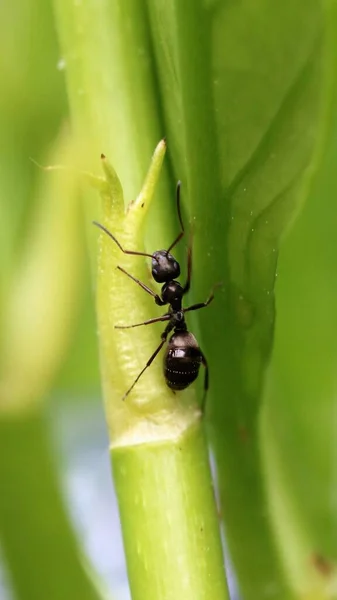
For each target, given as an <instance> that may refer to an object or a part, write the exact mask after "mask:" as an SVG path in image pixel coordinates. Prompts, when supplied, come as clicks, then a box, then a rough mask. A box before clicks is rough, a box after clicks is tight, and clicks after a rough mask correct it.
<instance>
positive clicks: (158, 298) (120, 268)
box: [117, 266, 165, 306]
mask: <svg viewBox="0 0 337 600" xmlns="http://www.w3.org/2000/svg"><path fill="white" fill-rule="evenodd" d="M117 269H119V270H120V271H122V273H125V275H127V276H128V277H130V279H132V281H135V283H137V284H138V285H139V286H140V287H141V288H142V289H143V290H145V292H147V293H148V294H150V295H151V296H153V298H154V300H155V303H156V304H158V306H164V304H165V302H163V301H162V299H161V298H160V296H158V294H156V293H155V292H154V291H153V290H151V288H149V287H147V285H145V283H143V282H142V281H140V280H139V279H137V278H136V277H134V276H133V275H130V273H128V272H127V271H125V269H123V267H119V266H118V267H117Z"/></svg>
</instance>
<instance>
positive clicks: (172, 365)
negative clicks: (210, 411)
mask: <svg viewBox="0 0 337 600" xmlns="http://www.w3.org/2000/svg"><path fill="white" fill-rule="evenodd" d="M180 187H181V183H180V181H178V183H177V192H176V198H177V211H178V217H179V222H180V226H181V231H180V233H179V235H178V236H177V237H176V239H175V240H174V242H173V243H172V244H171V246H170V247H169V248H168V250H158V251H156V252H154V253H153V254H147V253H145V252H134V251H133V250H124V248H122V246H121V245H120V243H119V242H118V240H117V239H116V238H115V237H114V236H113V235H112V233H111V232H110V231H109V230H108V229H106V228H105V227H104V226H103V225H101V224H100V223H97V222H96V221H94V222H93V223H94V225H96V226H97V227H99V228H100V229H101V230H102V231H104V232H105V233H106V234H107V235H108V236H109V237H111V239H112V240H113V241H114V242H115V243H116V244H117V246H118V247H119V248H120V250H121V251H122V252H123V253H124V254H133V255H137V256H149V257H150V258H152V277H153V279H154V280H155V281H156V282H157V283H163V286H162V288H161V295H160V296H159V295H158V294H156V293H155V292H154V291H153V290H151V289H150V288H149V287H147V285H145V284H144V283H142V282H141V281H140V280H139V279H136V277H133V275H130V273H127V271H125V270H124V269H123V268H122V267H119V266H118V267H117V269H119V270H120V271H122V273H125V275H127V276H128V277H130V279H132V280H133V281H135V282H136V283H137V284H138V285H139V286H140V287H141V288H142V289H143V290H145V291H146V292H147V293H148V294H150V295H151V296H153V298H154V301H155V303H156V304H158V305H159V306H164V305H165V304H169V305H170V306H169V310H168V312H167V313H165V314H164V315H162V316H161V317H155V318H153V319H149V320H148V321H144V322H143V323H136V325H116V326H115V328H116V329H129V328H131V327H140V326H141V325H150V324H151V323H157V322H158V321H168V324H167V326H166V328H165V330H164V331H163V333H162V334H161V342H160V344H159V346H158V348H157V349H156V350H155V352H154V353H153V354H152V356H151V357H150V358H149V360H148V361H147V363H146V365H145V367H144V368H143V369H142V370H141V372H140V373H139V375H137V377H136V379H135V381H134V382H133V384H132V385H131V387H130V388H129V389H128V391H127V392H126V393H125V394H124V396H123V400H125V398H126V397H127V396H128V395H129V394H130V392H131V390H132V389H133V387H134V386H135V385H136V383H137V381H138V379H139V378H140V377H141V375H142V374H143V373H144V371H145V370H146V369H147V368H148V367H149V366H150V365H151V363H152V362H153V361H154V359H155V358H156V356H157V354H158V353H159V352H160V350H161V349H162V347H163V346H164V344H165V342H166V341H167V337H168V335H169V333H170V332H171V331H172V330H173V335H172V336H171V337H170V339H169V340H168V346H167V349H166V353H165V356H164V375H165V380H166V383H167V385H168V387H169V388H171V389H172V390H184V389H185V388H187V387H188V386H189V385H190V384H191V383H192V382H193V381H194V380H195V379H196V378H197V377H198V373H199V368H200V365H201V364H202V365H203V366H204V367H205V380H204V398H203V402H202V409H204V406H205V401H206V394H207V390H208V384H209V375H208V364H207V360H206V358H205V356H204V354H203V353H202V351H201V349H200V347H199V344H198V342H197V340H196V339H195V337H194V335H193V334H192V333H190V332H189V331H188V329H187V325H186V322H185V313H186V312H189V311H191V310H198V309H199V308H204V307H205V306H208V305H209V304H210V302H212V300H213V298H214V290H213V291H212V293H211V295H210V296H209V298H208V299H207V300H206V302H199V303H198V304H192V306H189V307H188V308H182V299H183V296H184V295H185V294H187V292H188V291H189V289H190V285H191V273H192V249H191V245H190V246H189V248H188V255H187V280H186V283H185V285H184V286H182V285H181V284H180V283H179V281H176V280H175V279H176V278H177V277H179V275H180V265H179V263H178V261H177V260H176V259H175V258H174V257H173V256H172V254H170V251H171V250H172V248H174V246H175V245H176V244H177V243H178V242H179V241H180V240H181V238H182V237H183V236H184V234H185V229H184V225H183V221H182V217H181V210H180Z"/></svg>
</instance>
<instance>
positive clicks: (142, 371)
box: [122, 323, 173, 400]
mask: <svg viewBox="0 0 337 600" xmlns="http://www.w3.org/2000/svg"><path fill="white" fill-rule="evenodd" d="M172 329H173V325H172V324H171V323H169V324H168V325H167V326H166V328H165V331H164V332H163V333H162V336H161V342H160V344H159V346H158V348H157V349H156V350H155V351H154V353H153V354H152V356H151V357H150V358H149V360H148V361H147V363H146V365H145V367H144V369H142V370H141V372H140V373H139V375H137V377H136V379H135V380H134V382H133V384H132V386H131V387H130V388H129V389H128V391H127V392H125V394H124V396H123V398H122V400H125V398H126V397H127V396H128V395H129V394H130V392H131V390H132V389H133V388H134V386H135V385H136V383H137V381H138V380H139V379H140V377H141V376H142V375H143V373H144V371H146V369H147V368H148V367H149V366H150V365H151V363H152V362H153V361H154V359H155V358H156V356H157V354H159V352H160V351H161V349H162V347H163V346H164V344H165V342H166V340H167V336H168V334H169V333H170V331H171V330H172Z"/></svg>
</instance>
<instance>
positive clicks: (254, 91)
mask: <svg viewBox="0 0 337 600" xmlns="http://www.w3.org/2000/svg"><path fill="white" fill-rule="evenodd" d="M21 5H22V6H21ZM20 7H21V11H20V18H17V19H15V15H14V13H13V12H8V21H7V20H6V19H4V21H3V26H2V28H1V30H2V33H3V38H2V44H4V47H6V48H7V47H8V48H10V49H11V52H10V53H9V54H8V50H7V51H6V53H1V56H2V57H4V56H6V57H7V59H8V62H7V67H6V73H5V75H6V81H7V82H8V85H7V88H8V90H9V92H8V93H7V95H6V94H4V95H2V98H1V106H2V112H1V114H2V125H3V127H2V129H1V131H2V134H1V135H2V140H3V142H4V143H3V144H2V148H4V149H5V151H3V152H2V153H1V166H2V170H3V177H2V190H1V195H2V198H3V199H6V198H12V199H13V201H12V202H11V204H10V206H9V205H8V203H7V202H6V200H4V205H5V206H6V213H5V218H4V219H2V220H1V235H0V243H1V261H2V265H3V268H2V269H1V270H2V275H3V280H2V289H6V285H7V282H8V280H9V279H10V273H11V271H12V269H13V267H14V265H15V263H14V260H13V255H14V252H13V247H15V246H16V245H17V244H18V241H17V240H18V239H19V235H18V234H17V235H16V236H14V235H13V237H11V232H12V231H13V230H15V227H18V224H21V225H20V227H21V229H22V230H23V227H22V224H24V221H25V219H24V216H25V213H26V207H25V204H24V203H25V202H26V201H27V190H29V189H31V187H32V185H31V177H32V175H31V170H30V168H29V167H28V166H27V162H25V161H26V157H28V156H31V155H33V156H34V158H37V159H38V160H40V162H45V145H46V143H47V140H49V139H51V138H52V137H53V136H55V134H56V131H57V127H58V122H59V118H60V115H61V114H62V111H63V110H64V108H63V105H62V102H60V96H61V100H62V92H61V82H60V79H59V78H60V74H59V73H58V72H57V71H56V69H55V64H56V63H57V60H58V59H59V58H60V57H61V55H57V54H56V51H55V45H54V46H53V37H52V35H50V36H48V35H46V34H45V32H47V31H51V23H50V14H49V13H47V8H46V4H45V3H39V5H36V9H35V11H34V13H33V14H34V18H35V19H36V27H35V28H34V31H37V32H42V31H43V32H44V36H43V42H42V40H40V39H39V37H37V39H36V40H35V43H34V44H33V46H32V47H33V48H34V53H33V54H30V55H29V58H30V59H31V62H32V64H33V65H34V67H35V68H34V70H33V72H34V77H32V74H33V72H32V71H28V70H27V71H26V72H27V73H30V76H29V77H27V75H26V72H25V69H27V66H26V64H25V62H24V61H22V60H19V59H18V56H17V55H16V54H15V53H16V51H17V48H19V45H13V44H12V45H10V44H9V41H8V36H9V35H10V32H11V27H9V26H8V23H9V24H13V23H14V22H15V27H16V31H17V32H18V38H19V39H20V40H22V46H20V57H22V56H25V57H26V56H28V53H27V52H25V47H24V43H25V41H26V43H27V44H30V39H29V38H28V36H27V35H24V34H25V31H24V26H25V25H24V24H25V22H26V20H25V19H24V18H23V17H22V15H23V14H26V13H25V11H29V10H30V8H29V3H28V2H27V3H24V2H21V4H20ZM205 7H207V8H205ZM55 8H56V15H57V22H58V28H59V32H60V38H61V45H62V55H63V57H64V59H65V63H66V76H67V84H68V91H69V98H70V104H71V109H72V115H73V119H74V123H75V127H76V130H77V135H78V136H79V132H80V134H81V135H80V139H81V147H82V149H83V152H81V153H78V156H76V157H75V159H74V162H76V163H77V164H78V165H79V166H80V167H82V168H86V169H89V170H91V171H94V172H96V173H98V172H99V155H100V153H101V152H104V153H105V154H106V155H107V156H108V157H109V159H110V161H111V162H112V164H113V165H114V167H115V169H116V171H117V173H118V175H119V177H120V179H121V181H122V184H123V189H124V197H125V199H126V202H128V201H130V200H132V199H134V198H135V197H136V195H137V194H138V192H139V190H140V188H141V184H142V181H143V178H144V175H145V172H146V169H147V167H148V162H149V158H150V156H151V154H152V152H153V149H154V147H155V145H156V143H157V142H158V141H159V139H161V138H162V136H163V135H166V136H167V139H168V149H169V151H168V156H167V159H166V165H165V167H164V172H163V175H162V179H161V182H160V186H159V191H158V193H157V195H156V198H155V200H154V201H153V202H152V207H151V212H150V214H149V215H148V218H147V222H148V223H147V227H146V229H147V234H146V246H147V248H148V249H149V250H153V248H159V247H165V246H167V245H168V244H169V243H170V241H171V240H172V239H173V237H174V235H175V233H176V231H177V226H176V221H175V217H174V192H173V184H174V182H175V180H176V179H178V177H179V178H181V179H182V181H183V204H184V212H185V214H186V216H188V218H189V219H190V221H191V222H193V223H194V228H195V233H194V272H193V291H192V298H193V301H199V300H202V299H204V298H206V297H207V295H208V293H209V290H210V288H211V287H212V285H213V284H214V282H217V281H223V282H224V288H223V290H220V291H219V292H218V293H217V297H216V299H215V301H214V303H213V305H212V306H211V307H210V308H209V309H207V311H203V312H202V313H200V315H198V317H195V319H193V320H192V319H190V320H189V323H190V325H191V328H193V330H194V331H196V332H197V333H198V339H199V338H200V342H201V343H202V348H203V350H204V351H205V354H206V355H207V358H208V360H209V363H210V365H211V390H210V394H209V404H208V417H209V424H210V436H211V440H212V441H213V444H214V448H215V451H216V457H217V465H218V477H219V483H220V490H221V496H222V503H223V508H222V515H223V518H224V522H225V527H226V535H227V541H228V547H229V551H230V554H231V558H232V560H233V564H234V568H235V570H236V573H237V576H238V581H239V587H240V590H241V592H242V595H243V597H244V598H252V599H253V598H259V599H260V598H263V597H274V598H282V599H283V598H305V599H309V598H310V599H314V598H315V599H316V598H319V599H321V598H333V597H335V596H336V560H337V548H336V536H335V535H334V532H335V530H336V514H337V511H336V502H335V496H336V492H335V490H336V481H335V477H334V469H335V463H336V450H335V437H336V436H335V430H334V428H335V425H334V420H335V419H334V413H335V397H334V396H335V362H336V361H335V359H336V341H335V340H336V335H335V331H336V328H335V327H334V324H335V319H336V317H335V314H336V311H335V307H336V292H337V290H336V286H335V281H336V280H337V279H336V264H337V263H336V252H335V242H334V239H335V223H336V216H335V215H336V210H335V202H334V198H335V197H336V177H335V168H334V156H335V153H336V144H335V142H334V140H335V138H336V126H335V122H334V112H335V105H334V100H335V98H334V76H335V72H336V48H335V41H334V38H335V37H336V36H335V31H336V7H335V2H334V1H326V2H316V1H315V2H314V1H311V0H310V1H309V2H308V1H306V2H304V0H297V1H296V2H293V1H291V2H290V0H289V1H288V0H287V1H286V2H282V3H281V2H276V3H275V2H273V3H272V2H268V1H267V0H257V1H256V2H254V3H252V2H251V1H250V0H246V1H243V2H240V3H235V2H222V1H218V2H205V4H204V5H203V4H202V3H201V2H199V1H198V2H195V1H194V2H192V1H191V0H190V1H186V2H180V0H179V1H178V0H176V1H175V2H170V3H168V2H165V1H164V0H162V1H160V0H148V2H143V1H142V2H139V1H136V0H134V1H131V0H127V1H124V2H122V1H120V2H105V3H96V2H93V1H92V2H88V1H85V2H82V3H76V4H75V3H74V4H70V3H68V2H65V0H64V1H62V0H55ZM12 11H14V9H12ZM33 22H34V23H35V21H33ZM20 28H22V29H20ZM45 40H47V44H48V45H47V46H46V41H45ZM5 45H6V46H5ZM49 45H50V47H49ZM42 46H43V52H41V47H42ZM29 47H31V46H30V45H29ZM8 57H10V58H11V60H10V59H9V58H8ZM48 57H49V58H48ZM45 59H46V61H47V66H46V67H44V65H41V61H44V60H45ZM2 64H3V66H4V65H5V63H4V59H2ZM9 64H10V65H12V67H11V68H9V67H8V65H9ZM51 65H52V66H51ZM14 66H15V68H14ZM37 66H38V67H39V68H37ZM52 69H54V71H53V75H51V71H52ZM45 73H48V77H49V79H48V82H47V83H48V85H47V83H46V79H45V77H46V75H45ZM39 77H40V79H39ZM30 78H31V80H30ZM26 89H29V90H30V95H29V98H30V102H27V101H26V100H25V98H26V95H25V94H23V93H22V91H23V90H26ZM40 90H42V92H41V95H39V91H40ZM46 90H47V91H48V94H46V92H45V91H46ZM13 98H15V99H16V102H18V101H19V100H20V101H21V102H19V106H17V105H16V104H14V103H13ZM13 105H14V106H15V107H16V111H15V114H13V113H14V109H13ZM41 106H42V107H43V106H44V110H42V109H41ZM36 107H38V109H37V108H36ZM12 116H13V121H14V123H15V132H16V136H15V135H14V136H13V132H12V131H11V130H10V129H9V125H8V123H9V122H10V119H11V117H12ZM32 124H34V126H32ZM37 124H38V125H37ZM47 132H48V134H47ZM18 137H19V138H20V140H25V143H22V144H20V151H19V155H20V157H21V158H20V160H18V145H17V144H15V140H16V139H17V138H18ZM327 138H329V140H330V141H329V140H327ZM327 141H329V146H328V150H329V151H328V152H325V154H324V153H323V151H324V150H325V148H326V146H327ZM41 157H42V159H41ZM321 158H324V161H323V163H322V166H321V168H320V173H319V177H317V178H316V184H315V187H314V190H313V191H311V193H310V196H309V200H307V196H308V192H309V190H310V187H309V183H310V181H311V179H310V177H311V175H313V174H314V173H315V170H316V167H317V166H319V165H320V161H319V159H321ZM57 162H59V161H57ZM13 173H15V176H14V177H13V176H12V177H11V176H10V175H11V174H12V175H13ZM19 173H20V177H19V176H18V174H19ZM35 176H36V177H37V175H34V177H35ZM40 176H41V174H40V173H39V175H38V177H40ZM30 193H31V192H30ZM31 196H33V194H32V193H31ZM14 199H15V200H16V199H17V201H15V202H14ZM305 201H307V202H306V204H305V208H304V210H303V211H302V212H301V214H300V216H299V217H298V218H297V220H296V221H295V224H294V225H293V227H292V229H291V232H290V234H289V235H288V236H287V238H286V239H285V240H284V241H282V245H281V249H280V254H279V263H278V269H277V271H278V272H277V275H278V277H277V285H276V310H277V319H276V329H275V337H274V343H273V344H272V341H273V340H272V331H273V320H274V310H273V300H274V298H273V285H274V273H275V268H276V257H277V254H278V252H277V249H278V247H279V243H280V240H279V238H280V235H281V234H282V233H283V232H284V231H285V228H286V227H287V226H288V225H289V224H290V223H291V222H292V221H293V220H294V218H295V217H296V215H297V214H298V212H299V209H300V207H301V205H302V204H303V203H304V202H305ZM86 207H87V209H88V210H87V224H88V229H90V228H91V226H90V220H91V218H97V219H99V218H100V214H99V204H98V198H97V194H96V193H92V194H90V195H89V194H88V197H87V200H86ZM27 212H28V211H27ZM174 224H175V225H174ZM111 228H113V224H112V225H111ZM91 229H92V230H93V229H94V228H91ZM252 230H253V231H252ZM17 231H18V229H17ZM90 235H91V249H92V253H91V254H92V257H94V253H95V249H96V238H97V232H96V231H91V233H90ZM274 250H275V251H274ZM111 251H112V252H113V248H111ZM180 257H181V258H182V257H183V252H181V254H180ZM136 260H138V259H135V261H136ZM140 261H142V259H140ZM93 263H94V259H93ZM137 269H140V270H141V269H143V270H144V262H142V265H141V266H139V263H137V265H136V263H135V270H134V271H133V272H134V273H136V274H137ZM128 283H129V282H127V281H126V282H125V287H126V286H127V284H128ZM131 283H132V282H130V285H131ZM131 289H132V288H130V293H133V292H131ZM137 292H138V290H134V299H135V303H137V304H136V306H138V300H137V299H138V297H139V299H140V300H139V302H140V303H141V304H140V305H139V308H138V310H139V311H140V312H142V311H144V312H145V313H146V314H148V315H149V316H154V314H157V313H156V312H154V310H153V309H154V308H155V307H153V305H152V308H151V302H149V303H148V304H146V298H143V296H141V293H140V294H139V296H138V295H137ZM140 292H141V291H140ZM150 309H151V313H150V312H149V311H150ZM152 311H153V312H152ZM87 314H91V312H90V308H89V303H88V307H87V308H85V309H84V315H83V321H82V326H81V328H80V339H79V342H78V345H77V348H78V350H77V351H76V350H75V352H73V353H72V354H73V355H74V356H75V358H74V359H72V364H73V365H75V366H76V365H78V368H77V370H76V369H74V368H72V369H70V367H69V366H68V368H67V370H65V371H64V373H63V376H62V380H59V383H58V385H60V384H61V382H62V385H63V386H64V385H69V384H70V382H71V383H72V385H73V388H74V389H79V388H80V387H81V385H83V381H84V378H86V381H87V382H88V381H89V380H90V382H93V381H94V377H95V372H94V371H93V370H92V365H93V364H94V360H93V356H94V351H93V350H91V348H95V344H94V338H93V337H91V338H90V337H89V335H88V334H87V333H86V332H87V331H88V330H90V327H91V328H92V329H93V324H92V323H93V321H92V320H91V321H89V323H90V325H88V319H87V318H86V316H87ZM111 318H113V316H112V317H111ZM127 318H128V315H127V313H126V314H125V322H126V320H127ZM123 320H124V318H123ZM158 332H160V328H156V327H154V330H153V332H152V333H150V334H140V335H149V336H152V335H153V338H150V337H149V340H150V339H153V347H155V344H156V343H157V339H158ZM114 335H116V332H114ZM136 336H138V332H137V333H136ZM134 339H135V340H136V341H135V344H134V345H135V348H136V350H137V355H138V354H139V355H140V354H141V356H139V360H141V358H142V357H143V350H142V352H141V353H140V351H139V352H138V349H139V347H140V346H138V343H137V340H138V339H139V338H138V337H135V338H134ZM85 342H86V343H85ZM148 343H150V342H148ZM271 351H272V353H271V355H270V352H271ZM144 357H145V352H144ZM270 357H271V360H270V364H269V366H268V360H269V358H270ZM158 371H159V367H158V368H157V370H156V369H155V368H154V369H153V371H152V373H153V375H152V376H153V378H154V379H155V381H157V379H158ZM74 373H75V375H74ZM88 373H89V374H90V373H91V375H90V377H89V378H88V375H87V374H88ZM83 374H85V375H83ZM152 376H151V374H149V380H148V381H152V380H151V377H152ZM129 378H130V375H128V378H127V377H126V374H125V386H126V387H127V385H128V383H129ZM191 397H192V396H191ZM17 433H19V430H17ZM2 439H3V440H5V438H4V437H3V438H2ZM27 440H29V438H28V437H27ZM27 443H28V442H27ZM4 452H5V449H4ZM34 460H36V461H38V456H36V455H34ZM130 460H131V459H130ZM9 461H10V456H9V458H8V464H7V463H6V465H7V466H9V464H10V462H9ZM13 463H14V458H13ZM42 489H43V488H41V490H42ZM41 493H42V492H41ZM41 498H42V496H41ZM123 506H124V505H123ZM34 509H36V510H38V504H37V505H36V506H34V505H33V503H32V508H31V510H32V511H34ZM0 510H2V509H1V504H0ZM2 518H3V517H2ZM12 518H13V517H12ZM125 519H127V517H125ZM8 530H9V531H11V529H10V528H8ZM64 531H66V527H65V529H64ZM59 533H60V530H59ZM65 537H66V534H65ZM15 558H16V559H17V563H16V564H17V570H13V572H15V577H16V578H17V579H18V580H20V579H21V578H22V569H23V562H22V561H20V559H19V557H18V556H16V557H15V556H12V557H11V559H10V560H11V561H15ZM34 558H35V559H36V558H37V555H36V554H35V552H34V548H33V547H32V548H31V560H32V563H31V564H32V565H34V564H35V565H36V560H35V561H34ZM46 560H47V559H46ZM31 568H32V567H31ZM30 572H33V571H30ZM70 576H71V575H70V574H69V577H70ZM42 597H43V596H42ZM82 597H83V596H82Z"/></svg>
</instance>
